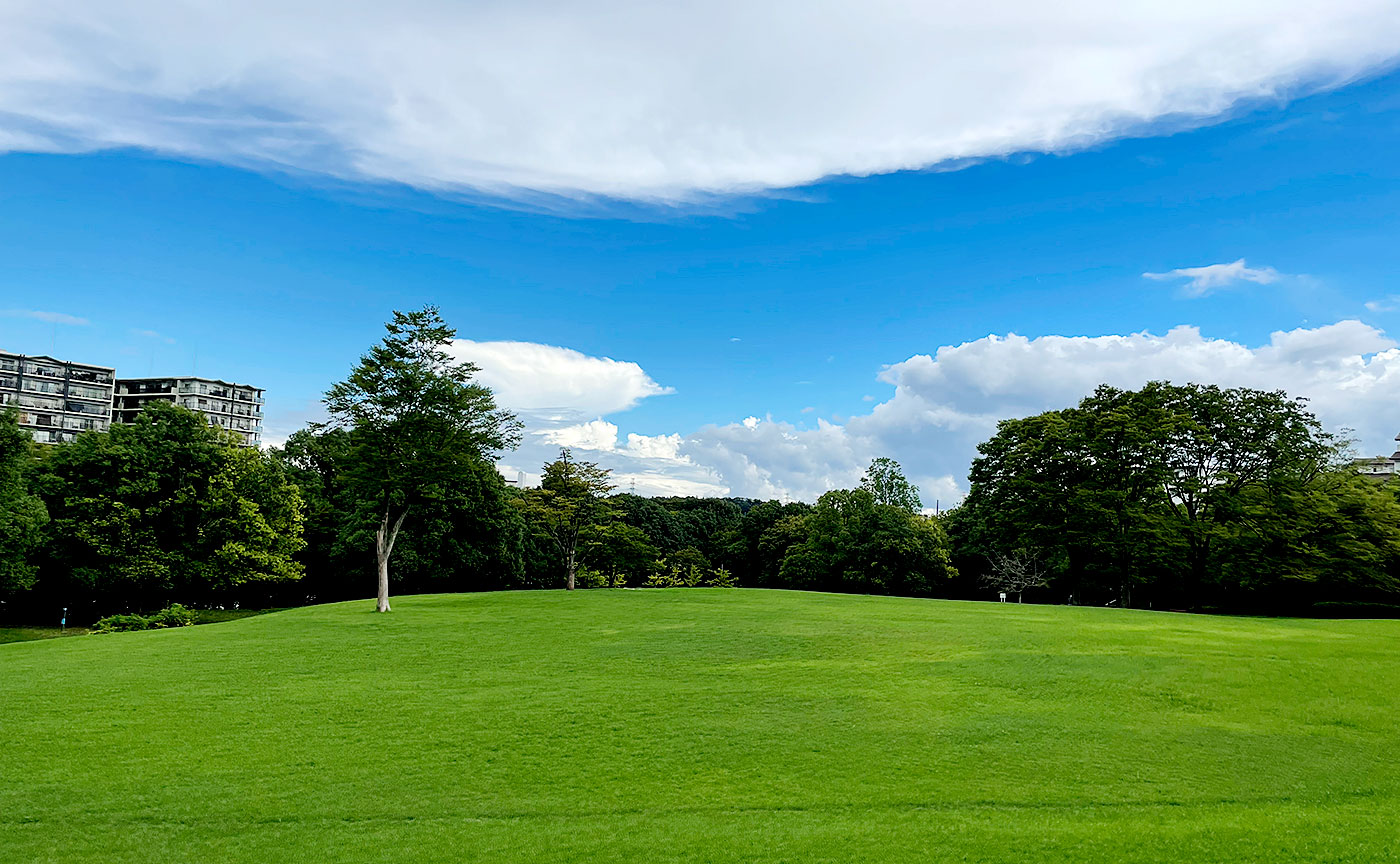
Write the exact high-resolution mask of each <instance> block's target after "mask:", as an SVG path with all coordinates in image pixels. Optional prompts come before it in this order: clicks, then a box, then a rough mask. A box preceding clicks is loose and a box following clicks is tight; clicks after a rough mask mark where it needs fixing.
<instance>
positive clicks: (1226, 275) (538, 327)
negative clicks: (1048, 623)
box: [0, 63, 1400, 504]
mask: <svg viewBox="0 0 1400 864" xmlns="http://www.w3.org/2000/svg"><path fill="white" fill-rule="evenodd" d="M1387 68H1388V67H1387V66H1386V65H1385V64H1384V63H1372V65H1371V66H1370V68H1368V69H1367V70H1366V71H1365V72H1364V73H1361V74H1358V75H1354V76H1352V77H1351V78H1350V79H1349V80H1348V81H1346V82H1342V83H1338V82H1328V83H1326V84H1325V86H1324V85H1319V84H1317V82H1316V81H1310V80H1309V79H1307V78H1306V76H1303V77H1298V76H1295V77H1294V78H1292V79H1289V84H1288V86H1280V87H1276V88H1274V89H1273V90H1272V91H1271V92H1269V93H1267V94H1265V95H1264V96H1263V97H1258V98H1256V97H1248V98H1232V99H1228V100H1226V104H1224V105H1223V107H1221V108H1220V110H1218V111H1214V112H1210V111H1206V112H1198V116H1183V115H1181V114H1180V113H1172V112H1168V113H1166V114H1164V115H1163V116H1160V117H1154V118H1149V121H1148V122H1138V123H1133V124H1128V125H1125V126H1121V127H1114V126H1112V125H1110V126H1109V127H1107V128H1108V131H1107V132H1103V133H1102V134H1098V135H1097V136H1095V138H1094V140H1088V141H1082V140H1079V139H1075V143H1074V144H1073V146H1056V147H1051V148H1046V149H1049V150H1051V151H1054V152H1038V151H1037V149H1036V148H1034V147H1027V148H1018V150H1017V152H1014V153H1012V154H1011V155H1005V154H997V153H990V154H988V155H987V156H985V157H984V158H980V159H968V160H961V161H958V162H957V163H955V164H948V163H946V162H943V161H941V160H937V159H934V160H932V162H933V163H935V164H937V165H938V167H934V168H931V169H922V170H894V171H886V172H880V173H876V174H873V175H870V176H842V175H837V176H828V177H826V178H825V179H820V180H817V181H815V182H809V183H803V184H801V185H798V186H795V187H790V186H782V185H781V184H772V183H768V182H765V180H764V178H763V177H762V176H757V175H756V177H755V182H753V183H747V184H745V183H737V184H734V185H733V188H729V189H723V188H721V189H714V188H700V187H704V186H705V185H706V184H705V183H699V182H694V181H692V182H691V186H693V187H695V191H693V192H691V193H684V194H681V193H675V192H674V190H673V189H672V186H673V185H674V183H673V182H672V181H671V180H668V181H667V183H669V184H672V186H667V191H666V192H665V194H659V193H657V192H656V191H655V189H654V188H652V187H651V186H646V185H645V184H643V185H642V186H640V187H638V189H635V190H628V189H626V188H623V189H622V191H621V192H618V191H617V190H616V189H613V188H606V189H589V188H583V189H580V190H577V191H576V192H569V191H568V190H564V191H563V192H561V191H560V190H559V189H558V188H549V189H547V193H548V194H544V195H541V194H536V193H530V192H529V190H528V189H524V188H523V187H522V188H521V189H511V188H505V189H503V188H500V187H493V188H489V189H487V190H486V191H485V192H481V191H479V190H480V189H481V188H483V187H484V186H486V185H487V184H484V183H482V182H480V181H474V180H471V178H467V181H466V182H463V183H460V184H455V185H454V184H449V185H447V186H444V185H443V184H442V183H439V182H423V181H420V180H413V179H410V181H409V182H401V181H399V180H397V179H394V178H391V177H386V176H363V175H359V176H356V175H355V174H354V173H353V172H351V173H350V174H347V173H346V172H344V171H339V170H333V169H332V168H331V167H327V170H326V171H325V172H318V166H317V162H316V158H315V157H314V155H313V156H311V157H307V158H304V159H301V160H299V161H298V162H297V163H296V164H291V165H289V164H286V162H285V160H283V161H282V162H281V163H279V164H270V163H269V162H266V161H264V162H258V161H257V160H250V159H248V158H246V154H245V155H241V156H240V155H238V154H234V155H230V154H227V153H220V152H217V151H209V149H208V148H196V147H183V148H182V147H181V146H173V145H172V146H170V147H164V146H161V145H160V144H159V142H157V143H155V144H149V143H148V144H147V146H129V145H126V144H121V145H120V146H116V145H111V144H109V143H101V142H98V143H93V142H88V143H84V144H75V145H73V146H65V147H58V146H50V145H34V146H31V147H25V146H12V147H11V148H10V152H9V153H7V154H5V155H3V156H0V250H3V255H0V310H6V314H5V317H3V318H0V347H4V348H6V349H8V350H18V351H22V352H26V353H48V352H50V351H52V352H53V353H56V354H57V355H59V356H63V357H69V358H73V359H77V360H83V361H88V362H98V363H106V364H109V365H114V366H116V367H118V370H119V374H132V375H146V374H167V373H184V372H189V371H191V370H194V369H195V368H196V367H197V369H198V372H199V373H200V374H205V375H210V376H215V377H222V378H225V379H230V380H235V381H239V382H247V383H252V384H255V385H258V386H262V387H264V388H266V390H267V398H268V405H267V413H268V423H267V425H268V426H269V430H270V433H269V437H273V438H276V437H278V436H281V435H285V434H286V433H287V432H289V431H291V430H292V429H294V428H296V427H297V426H298V425H300V424H301V423H302V422H304V421H305V420H306V419H307V418H308V417H311V416H314V413H315V402H316V400H317V399H318V397H319V394H320V393H321V392H322V391H324V390H325V389H326V387H328V386H329V385H330V384H331V383H332V382H334V381H335V380H336V379H337V378H339V377H341V376H343V375H344V373H345V372H346V371H347V369H348V368H349V366H350V365H351V363H352V362H353V361H354V359H355V358H356V356H357V355H358V354H359V353H360V352H361V351H362V350H363V349H364V348H365V347H366V346H368V345H369V344H370V343H371V342H373V341H374V340H376V339H377V338H379V335H380V333H381V325H382V322H383V321H384V319H385V318H386V317H387V316H388V314H389V311H390V310H391V309H395V308H400V309H403V308H410V307H417V306H420V305H423V304H425V303H433V304H437V305H439V306H440V307H441V308H442V310H443V313H444V315H445V316H446V317H447V318H448V320H449V321H450V323H452V324H453V325H454V326H456V327H457V328H458V331H459V336H461V337H462V338H463V339H465V340H471V342H470V343H464V345H463V347H462V351H463V356H467V357H470V358H471V359H474V360H475V361H476V362H478V363H479V364H480V365H482V366H483V380H486V381H487V382H488V383H491V384H493V386H496V387H497V389H498V391H499V392H500V393H501V394H502V396H503V401H508V402H513V403H514V404H511V407H514V408H516V409H517V410H520V411H521V413H522V416H523V417H525V419H526V420H527V424H528V426H529V432H530V433H531V434H529V435H527V444H526V446H525V447H524V448H522V450H521V452H519V453H516V454H507V455H506V456H505V457H503V460H502V464H503V470H506V471H507V473H510V474H512V476H513V473H514V471H516V470H523V471H525V472H531V471H534V470H537V469H538V465H539V463H540V462H541V461H543V459H544V458H547V457H548V454H549V452H550V451H551V450H552V449H554V448H555V447H556V446H557V445H558V444H561V443H569V444H574V445H576V446H581V447H583V448H584V450H585V451H587V452H588V453H589V454H590V455H592V456H593V457H594V458H597V459H599V461H602V462H603V463H604V464H609V465H612V466H613V467H615V468H616V469H617V472H618V475H619V477H620V478H624V482H626V483H636V484H637V486H638V487H639V489H640V490H642V491H656V492H662V491H678V492H695V493H712V494H719V493H726V492H727V493H730V494H751V495H764V496H769V495H772V496H784V495H785V496H789V497H798V498H808V499H810V498H812V497H813V496H815V495H816V494H819V493H820V491H822V490H823V489H825V488H831V487H833V486H839V485H843V484H846V483H849V482H852V481H853V479H854V477H855V476H858V474H859V468H860V467H861V466H862V465H863V464H865V462H867V461H868V458H869V457H870V456H873V455H892V456H894V457H895V458H897V459H900V460H901V461H902V462H904V463H905V464H906V465H907V466H910V470H911V473H913V474H914V475H915V479H916V480H917V481H918V482H920V484H921V485H922V486H923V487H924V489H925V497H926V499H927V502H928V503H930V504H932V503H933V499H934V498H935V497H937V498H940V499H942V500H943V501H945V502H946V501H948V500H953V499H956V497H957V496H958V495H959V494H960V493H961V491H962V490H963V488H964V486H965V476H966V468H967V462H968V460H969V459H970V458H971V456H972V447H973V445H975V443H976V441H978V440H981V439H982V438H984V437H986V434H988V432H989V431H990V429H991V424H992V423H993V422H994V420H995V419H996V418H997V417H998V416H1011V415H1013V414H1018V413H1029V412H1031V411H1036V410H1043V409H1044V408H1049V407H1060V406H1061V405H1064V404H1069V403H1070V402H1072V401H1074V400H1075V399H1077V398H1078V396H1079V395H1082V393H1083V392H1085V391H1086V390H1087V389H1090V388H1091V387H1092V386H1093V383H1097V381H1099V380H1109V381H1113V382H1114V383H1123V384H1125V385H1131V384H1133V383H1135V381H1138V380H1147V379H1149V378H1155V377H1170V378H1174V379H1178V380H1184V379H1186V378H1192V379H1196V380H1204V379H1212V380H1219V381H1220V382H1221V383H1226V384H1248V385H1250V386H1275V387H1284V388H1289V389H1291V390H1294V391H1296V392H1297V393H1298V395H1306V396H1310V397H1312V398H1313V399H1314V404H1315V406H1316V407H1317V408H1318V410H1319V412H1320V413H1321V414H1322V416H1323V417H1324V419H1325V420H1326V421H1327V422H1328V423H1329V424H1330V425H1332V426H1334V427H1340V426H1347V427H1351V428H1353V429H1355V430H1356V434H1357V436H1358V438H1359V439H1360V445H1361V449H1362V450H1363V451H1365V452H1373V451H1380V450H1386V451H1387V452H1388V450H1389V449H1390V438H1391V436H1393V435H1394V433H1395V432H1400V409H1398V408H1397V407H1396V405H1397V403H1400V400H1397V399H1396V398H1395V395H1396V393H1400V354H1398V353H1397V351H1396V350H1395V349H1394V347H1393V345H1392V344H1391V343H1390V342H1389V339H1390V336H1389V335H1387V334H1393V333H1400V321H1397V318H1398V317H1400V311H1397V307H1400V301H1397V299H1396V298H1397V295H1400V278H1397V277H1396V275H1395V274H1396V273H1397V272H1400V266H1398V265H1400V242H1397V240H1396V238H1397V237H1400V215H1397V214H1400V160H1398V159H1397V157H1396V154H1397V153H1400V74H1398V73H1395V72H1389V71H1387ZM132 110H136V109H132ZM908 110H911V111H913V110H916V108H915V107H913V106H909V107H908ZM10 117H11V115H8V114H0V118H10ZM6 122H10V123H11V126H12V128H11V129H10V130H8V131H10V132H11V133H12V134H13V135H14V136H18V135H19V133H20V132H25V131H26V130H28V131H32V128H31V127H25V126H24V124H23V122H22V118H21V120H14V119H9V120H6V119H0V127H3V126H4V124H5V123H6ZM0 131H4V130H3V129H0ZM153 134H154V133H153ZM0 140H3V137H2V136H0ZM327 158H328V160H329V161H332V162H333V161H334V160H333V159H330V157H327ZM955 168H956V170H954V169H955ZM580 170H582V169H580ZM380 173H381V174H383V173H384V172H380ZM617 182H621V181H617ZM648 182H649V183H650V182H651V181H648ZM675 183H679V185H680V186H681V187H684V186H685V185H686V181H685V178H684V177H683V178H681V180H679V181H675ZM540 185H541V186H546V185H548V184H540ZM613 185H614V186H616V185H617V183H613ZM663 185H665V184H663ZM473 186H475V187H476V188H477V190H478V191H473V189H472V187H473ZM624 186H625V184H624ZM1241 259H1243V260H1244V261H1245V264H1243V265H1238V266H1236V267H1235V269H1234V270H1225V269H1218V270H1215V271H1205V275H1204V276H1203V277H1202V278H1201V279H1200V280H1198V281H1197V283H1196V287H1195V288H1193V287H1192V286H1193V282H1192V277H1191V276H1190V275H1180V276H1177V277H1174V278H1160V279H1151V278H1145V277H1144V274H1145V273H1158V274H1169V273H1171V271H1176V270H1178V269H1181V268H1200V267H1206V266H1209V265H1229V264H1232V263H1233V262H1237V261H1240V260H1241ZM1212 277H1214V278H1212ZM1240 277H1249V278H1240ZM1251 279H1253V280H1255V281H1251ZM1214 283H1219V284H1214ZM55 316H71V317H73V318H77V319H82V320H83V321H84V322H85V323H55V322H54V321H53V320H52V319H53V318H54V317H55ZM1181 327H1188V328H1197V329H1198V331H1199V333H1198V335H1196V336H1194V337H1191V336H1189V333H1188V331H1182V330H1177V331H1173V328H1181ZM1144 332H1145V333H1147V334H1151V336H1150V337H1148V336H1140V337H1137V340H1136V341H1133V337H1132V334H1142V333H1144ZM1173 332H1175V333H1176V336H1174V337H1169V336H1168V334H1169V333H1173ZM1280 332H1281V333H1284V334H1289V333H1291V334H1293V335H1291V336H1289V337H1287V338H1284V339H1282V340H1281V337H1279V336H1276V335H1274V334H1276V333H1280ZM1009 334H1015V335H1016V336H1018V337H1024V338H1023V339H1022V340H1021V341H1019V342H1018V341H1016V340H1014V339H1008V336H1009ZM991 335H995V336H997V337H1000V338H998V339H994V340H990V341H989V340H988V339H987V337H989V336H991ZM1058 337H1089V338H1088V339H1087V340H1078V341H1075V340H1073V339H1069V340H1064V339H1059V338H1058ZM1095 340H1097V341H1095ZM1125 340H1126V341H1125ZM498 342H504V343H530V346H534V348H533V349H532V348H531V347H530V346H515V347H511V346H493V345H487V346H485V347H481V346H477V345H474V344H472V343H498ZM540 346H547V347H548V348H551V349H557V348H562V349H569V351H552V352H551V351H545V350H544V348H541V347H540ZM958 346H962V347H961V348H959V347H958ZM1271 346H1272V347H1271ZM940 348H943V349H945V350H944V353H943V354H939V353H938V352H939V349H940ZM531 350H534V351H535V353H533V354H532V353H529V352H530V351H531ZM512 352H514V353H512ZM521 352H525V353H521ZM540 352H543V353H540ZM571 352H576V353H571ZM920 357H924V358H925V360H926V361H927V362H924V361H917V360H914V359H911V358H920ZM522 358H524V359H522ZM595 358H612V359H614V360H616V361H620V362H619V363H614V364H600V363H599V361H597V360H596V359H595ZM513 363H514V364H515V365H514V366H512V364H513ZM488 364H491V365H488ZM516 367H520V368H516ZM510 369H514V371H509V370H510ZM746 418H750V419H749V420H748V422H747V423H745V420H746ZM852 418H855V419H854V420H853V419H852ZM611 427H615V428H611ZM629 433H631V434H632V435H634V436H641V437H638V438H636V439H635V441H634V442H632V443H631V444H630V445H629V439H628V437H627V436H628V434H629ZM610 436H615V437H610Z"/></svg>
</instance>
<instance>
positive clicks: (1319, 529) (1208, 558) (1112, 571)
mask: <svg viewBox="0 0 1400 864" xmlns="http://www.w3.org/2000/svg"><path fill="white" fill-rule="evenodd" d="M1347 450H1348V448H1347V446H1346V442H1344V441H1339V440H1337V439H1336V438H1334V437H1333V436H1331V435H1329V434H1327V433H1326V432H1324V431H1323V430H1322V428H1321V426H1320V425H1319V424H1318V421H1317V419H1316V418H1315V417H1314V416H1313V415H1312V414H1311V413H1310V412H1309V411H1308V410H1307V408H1306V405H1305V404H1304V402H1303V401H1302V400H1296V399H1290V398H1288V397H1287V396H1286V395H1285V394H1283V393H1280V392H1264V391H1259V390H1250V389H1222V388H1220V387H1214V386H1200V385H1172V384H1167V383H1162V382H1154V383H1150V384H1148V385H1147V386H1145V387H1143V388H1142V389H1140V390H1136V391H1128V390H1119V389H1116V388H1112V387H1107V386H1105V387H1100V388H1099V389H1098V390H1097V391H1096V392H1095V393H1094V394H1093V395H1091V396H1089V397H1088V398H1086V399H1084V400H1083V401H1082V402H1080V404H1079V405H1078V406H1077V407H1074V408H1069V409H1065V410H1062V411H1050V412H1046V413H1044V414H1040V415H1037V416H1034V417H1027V418H1024V419H1017V420H1007V421H1004V422H1002V423H1001V424H1000V425H999V426H998V430H997V434H996V435H995V436H994V437H993V438H991V439H990V440H989V441H987V442H985V443H984V444H982V445H981V447H980V448H979V452H980V454H981V455H980V457H979V458H978V459H977V460H976V461H975V462H974V463H973V466H972V473H971V478H970V479H971V490H970V493H969V495H968V497H967V499H966V500H965V502H964V503H963V505H962V506H961V507H959V508H958V509H957V510H954V511H953V512H951V513H950V514H949V516H948V519H947V523H948V529H949V532H950V534H951V535H952V538H953V540H954V545H955V547H956V549H957V556H956V557H957V561H958V563H959V565H960V566H962V567H963V568H964V569H965V570H967V571H968V572H970V573H976V574H981V575H982V576H983V577H985V578H987V579H988V580H990V581H991V582H993V583H997V582H999V581H1000V582H1002V583H1003V584H1010V585H1015V586H1017V587H1018V588H1027V589H1039V593H1040V594H1041V596H1043V597H1047V598H1052V599H1056V600H1059V601H1063V600H1064V599H1066V598H1069V597H1071V596H1073V597H1076V598H1082V599H1085V600H1088V601H1092V602H1108V601H1114V602H1117V603H1121V604H1122V605H1138V606H1146V605H1152V606H1154V607H1158V608H1162V607H1166V608H1191V609H1198V608H1203V607H1218V608H1227V609H1240V610H1244V609H1251V610H1280V611H1291V610H1303V609H1307V608H1310V607H1314V606H1315V605H1316V604H1319V603H1373V602H1381V603H1393V602H1395V601H1396V599H1397V592H1400V496H1397V493H1398V492H1400V484H1385V483H1379V482H1376V481H1375V480H1372V479H1370V478H1367V477H1363V476H1361V475H1359V474H1358V473H1357V472H1356V470H1355V468H1354V467H1353V466H1352V464H1351V460H1350V459H1349V458H1348V457H1347Z"/></svg>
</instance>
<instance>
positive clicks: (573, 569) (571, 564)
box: [564, 549, 578, 591]
mask: <svg viewBox="0 0 1400 864" xmlns="http://www.w3.org/2000/svg"><path fill="white" fill-rule="evenodd" d="M566 563H567V565H568V568H569V582H568V584H567V585H566V586H565V587H564V590H566V591H572V590H574V576H575V574H577V572H578V562H577V561H576V560H574V550H572V549H570V550H569V555H568V558H567V559H566Z"/></svg>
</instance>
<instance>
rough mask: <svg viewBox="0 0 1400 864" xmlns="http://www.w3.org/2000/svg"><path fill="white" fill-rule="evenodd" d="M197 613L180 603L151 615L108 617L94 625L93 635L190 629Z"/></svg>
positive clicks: (100, 619)
mask: <svg viewBox="0 0 1400 864" xmlns="http://www.w3.org/2000/svg"><path fill="white" fill-rule="evenodd" d="M195 619H196V613H195V612H193V611H192V610H189V609H186V608H185V607H184V606H181V605H180V604H179V603H172V604H170V605H169V606H167V607H165V608H164V609H162V610H160V611H159V612H155V613H153V614H151V615H132V614H123V615H108V616H107V617H105V618H99V619H98V620H97V623H95V624H93V625H92V632H93V633H95V634H96V633H123V632H127V631H130V630H164V629H165V628H167V627H189V626H191V625H192V624H194V623H195Z"/></svg>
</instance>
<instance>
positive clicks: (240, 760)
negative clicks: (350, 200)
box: [0, 589, 1400, 864]
mask: <svg viewBox="0 0 1400 864" xmlns="http://www.w3.org/2000/svg"><path fill="white" fill-rule="evenodd" d="M371 608H372V603H371V602H369V601H365V602H356V603H345V604H337V605H330V606H320V607H313V608H307V609H298V610H291V611H286V612H280V613H276V614H271V615H263V616H259V617H255V618H248V619H244V620H240V621H233V622H229V623H224V624H214V625H207V626H201V627H193V628H188V629H182V630H168V631H157V632H146V633H129V634H118V635H110V636H87V637H81V638H70V639H48V640H42V641H37V642H22V643H14V644H6V645H0V733H3V742H2V743H0V859H3V860H4V861H16V862H48V861H52V862H157V861H159V862H174V861H180V862H186V861H187V862H245V861H246V862H272V864H282V862H299V861H306V862H337V861H374V862H391V861H392V862H438V861H441V862H461V861H489V862H556V861H578V862H584V861H587V862H610V861H635V862H670V861H688V862H718V861H773V862H776V861H792V862H798V861H801V862H815V861H829V862H867V861H868V862H886V861H888V862H907V861H925V860H927V861H1054V862H1088V861H1095V862H1098V861H1102V862H1110V861H1111V862H1119V861H1139V862H1167V861H1182V862H1203V861H1220V862H1227V861H1228V862H1241V861H1250V862H1262V861H1279V862H1284V861H1287V862H1296V861H1357V862H1361V861H1365V862H1373V861H1391V860H1400V821H1397V819H1398V818H1400V622H1396V621H1301V620H1274V619H1240V618H1215V617H1200V616H1189V615H1172V614H1163V613H1152V612H1134V611H1116V610H1106V609H1082V608H1064V607H1044V606H1017V605H1009V604H1008V605H1001V604H982V603H956V602H943V601H933V600H914V599H901V598H876V597H855V596H835V595H824V594H805V593H795V592H778V591H740V590H699V589H688V590H687V589H682V590H673V591H655V590H652V591H580V592H576V593H573V594H565V593H564V592H520V593H514V592H512V593H499V594H473V595H450V596H423V597H404V598H398V599H396V600H395V602H394V612H393V613H392V614H390V615H375V614H373V613H372V612H371V611H370V610H371Z"/></svg>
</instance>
